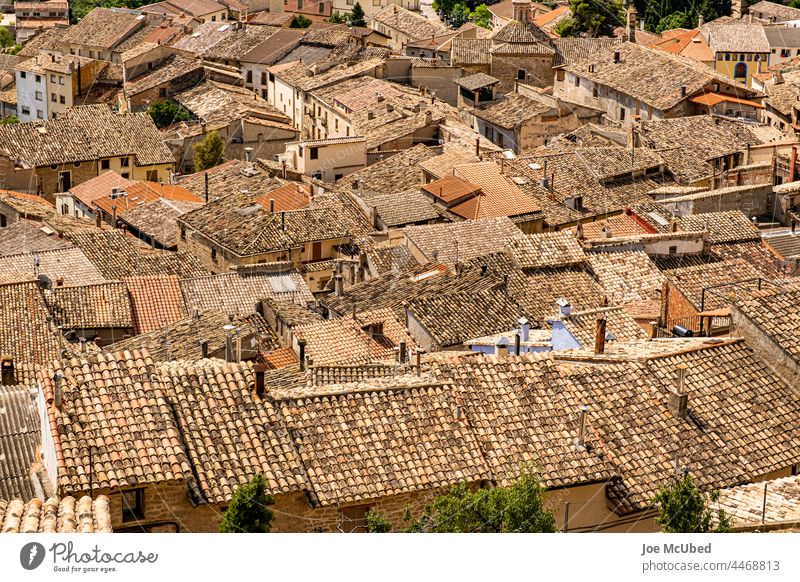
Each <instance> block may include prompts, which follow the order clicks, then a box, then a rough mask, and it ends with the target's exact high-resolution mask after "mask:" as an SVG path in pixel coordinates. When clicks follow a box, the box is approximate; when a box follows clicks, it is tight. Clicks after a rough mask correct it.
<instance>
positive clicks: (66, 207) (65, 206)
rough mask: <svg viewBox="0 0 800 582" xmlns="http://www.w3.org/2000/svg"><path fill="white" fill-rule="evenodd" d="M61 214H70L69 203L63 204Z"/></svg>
mask: <svg viewBox="0 0 800 582" xmlns="http://www.w3.org/2000/svg"><path fill="white" fill-rule="evenodd" d="M61 214H69V204H62V205H61Z"/></svg>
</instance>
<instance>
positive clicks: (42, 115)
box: [36, 109, 44, 119]
mask: <svg viewBox="0 0 800 582" xmlns="http://www.w3.org/2000/svg"><path fill="white" fill-rule="evenodd" d="M36 117H38V118H39V119H44V112H43V111H42V110H41V109H37V110H36Z"/></svg>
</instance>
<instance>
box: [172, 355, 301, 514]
mask: <svg viewBox="0 0 800 582" xmlns="http://www.w3.org/2000/svg"><path fill="white" fill-rule="evenodd" d="M159 372H160V376H161V378H162V379H163V382H164V388H165V390H166V391H168V393H169V394H170V398H171V399H174V409H175V414H176V416H177V423H178V426H179V427H180V429H181V431H182V433H183V435H184V439H185V443H186V451H187V454H188V456H189V459H190V461H191V463H192V466H193V467H194V470H195V474H196V475H197V485H198V487H199V489H200V491H201V493H202V496H203V498H204V499H205V500H206V501H208V502H211V503H225V502H226V501H228V500H229V499H230V498H231V497H232V496H233V493H234V491H235V489H236V488H237V486H239V485H242V484H244V483H247V482H248V481H249V480H250V479H251V478H252V477H253V476H255V475H257V474H263V475H264V476H265V478H266V481H267V490H268V491H269V492H270V493H272V494H280V493H286V492H289V491H296V490H302V489H308V479H307V477H306V474H305V471H304V468H303V464H302V463H301V454H299V453H298V451H297V450H296V449H295V446H294V443H293V440H294V439H295V438H296V436H295V437H292V436H291V435H290V432H289V431H288V430H287V427H286V423H285V422H284V421H283V419H282V418H281V412H280V409H279V406H278V405H276V404H275V403H274V402H273V401H272V400H271V399H261V398H259V397H258V396H256V395H255V394H254V392H255V380H254V376H253V370H252V367H251V366H250V365H249V364H221V363H218V362H215V361H211V360H206V361H200V362H197V363H191V362H184V361H177V362H170V363H167V364H164V365H162V366H161V367H160V368H159ZM209 434H213V435H215V436H214V438H213V439H210V438H208V436H207V435H209Z"/></svg>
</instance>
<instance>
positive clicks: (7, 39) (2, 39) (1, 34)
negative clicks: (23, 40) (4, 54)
mask: <svg viewBox="0 0 800 582" xmlns="http://www.w3.org/2000/svg"><path fill="white" fill-rule="evenodd" d="M16 44H17V41H16V40H15V39H14V35H13V34H11V31H10V30H8V28H6V27H5V26H0V46H1V47H10V46H14V45H16Z"/></svg>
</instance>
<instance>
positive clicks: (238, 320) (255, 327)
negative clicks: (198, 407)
mask: <svg viewBox="0 0 800 582" xmlns="http://www.w3.org/2000/svg"><path fill="white" fill-rule="evenodd" d="M229 323H230V324H233V325H235V326H236V327H237V329H238V337H239V338H241V344H242V354H243V357H245V356H248V357H249V355H252V354H255V353H258V352H259V351H262V350H268V349H272V347H273V345H274V338H273V336H272V334H271V333H270V332H268V329H267V326H266V323H265V322H264V320H263V318H261V316H259V315H257V314H253V315H247V316H241V317H234V318H233V320H231V318H230V316H229V315H228V314H227V313H224V312H222V311H217V310H209V311H199V312H198V313H197V314H196V315H195V314H192V315H191V316H189V317H185V318H183V319H179V320H178V321H174V322H172V323H169V324H167V325H165V326H164V327H161V328H159V329H155V330H153V331H150V332H148V333H145V334H141V335H136V336H133V337H131V338H128V339H123V340H121V341H117V342H116V343H114V344H112V345H111V346H109V347H108V349H109V350H112V351H115V352H124V351H126V350H130V351H132V350H141V349H146V350H147V351H148V352H149V353H150V355H151V357H152V358H153V360H154V361H156V362H168V361H171V360H175V359H190V360H197V359H200V358H201V357H202V349H201V346H200V344H201V343H202V342H208V354H209V357H220V358H223V357H225V341H226V337H227V336H226V331H225V329H224V326H225V325H227V324H229ZM251 339H254V340H255V342H256V347H255V348H254V347H251V345H250V340H251ZM232 347H233V349H234V350H238V344H237V342H236V338H235V337H234V339H233V346H232Z"/></svg>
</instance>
